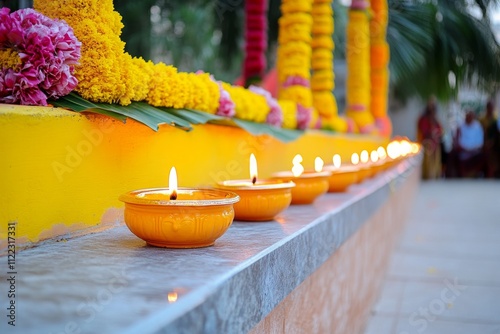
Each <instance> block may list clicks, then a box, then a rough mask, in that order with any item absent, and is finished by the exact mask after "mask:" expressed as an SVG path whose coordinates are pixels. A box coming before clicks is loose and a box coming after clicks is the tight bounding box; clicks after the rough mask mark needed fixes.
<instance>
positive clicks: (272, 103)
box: [248, 85, 283, 127]
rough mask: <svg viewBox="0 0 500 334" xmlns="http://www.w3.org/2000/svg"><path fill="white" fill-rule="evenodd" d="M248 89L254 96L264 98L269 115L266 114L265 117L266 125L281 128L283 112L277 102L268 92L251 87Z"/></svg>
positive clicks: (260, 88)
mask: <svg viewBox="0 0 500 334" xmlns="http://www.w3.org/2000/svg"><path fill="white" fill-rule="evenodd" d="M248 89H249V90H250V91H252V92H254V93H255V94H259V95H262V96H264V97H265V98H266V101H267V105H268V106H269V108H270V111H269V114H267V117H266V123H267V124H271V125H274V126H277V127H281V125H282V124H283V110H281V107H280V105H279V103H278V101H276V99H275V98H274V97H273V96H272V95H271V93H270V92H268V91H267V90H265V89H264V88H262V87H258V86H253V85H251V86H250V87H248Z"/></svg>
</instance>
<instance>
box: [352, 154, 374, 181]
mask: <svg viewBox="0 0 500 334" xmlns="http://www.w3.org/2000/svg"><path fill="white" fill-rule="evenodd" d="M350 166H352V167H354V168H357V169H358V179H357V180H356V182H357V183H361V182H363V181H364V180H365V179H367V178H369V177H370V175H371V171H370V168H369V167H368V166H367V165H365V164H361V163H360V160H359V154H357V153H353V154H352V155H351V165H350Z"/></svg>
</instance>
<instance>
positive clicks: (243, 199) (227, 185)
mask: <svg viewBox="0 0 500 334" xmlns="http://www.w3.org/2000/svg"><path fill="white" fill-rule="evenodd" d="M257 174H258V173H257V160H256V159H255V156H254V155H253V154H251V155H250V180H229V181H224V182H219V183H217V187H218V188H219V189H224V190H230V191H232V192H235V193H237V194H238V195H239V197H240V201H239V202H238V203H236V204H235V205H234V211H235V219H236V220H242V221H269V220H273V219H274V218H275V217H276V216H277V215H278V214H279V213H280V212H282V211H283V210H285V209H286V208H288V207H289V206H290V203H291V201H292V189H293V188H294V187H295V184H294V183H293V182H288V181H281V180H258V179H257Z"/></svg>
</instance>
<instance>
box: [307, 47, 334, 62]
mask: <svg viewBox="0 0 500 334" xmlns="http://www.w3.org/2000/svg"><path fill="white" fill-rule="evenodd" d="M314 59H328V60H333V53H332V51H331V50H328V49H318V48H317V49H314V50H313V52H312V60H314Z"/></svg>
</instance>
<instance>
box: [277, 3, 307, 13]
mask: <svg viewBox="0 0 500 334" xmlns="http://www.w3.org/2000/svg"><path fill="white" fill-rule="evenodd" d="M280 8H281V13H282V14H283V15H285V14H289V13H297V12H307V13H308V12H310V11H311V9H312V1H307V0H306V1H304V0H301V1H284V2H282V3H281V7H280Z"/></svg>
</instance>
